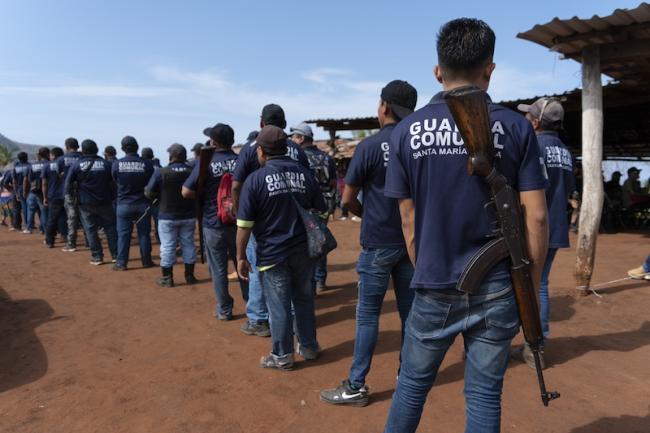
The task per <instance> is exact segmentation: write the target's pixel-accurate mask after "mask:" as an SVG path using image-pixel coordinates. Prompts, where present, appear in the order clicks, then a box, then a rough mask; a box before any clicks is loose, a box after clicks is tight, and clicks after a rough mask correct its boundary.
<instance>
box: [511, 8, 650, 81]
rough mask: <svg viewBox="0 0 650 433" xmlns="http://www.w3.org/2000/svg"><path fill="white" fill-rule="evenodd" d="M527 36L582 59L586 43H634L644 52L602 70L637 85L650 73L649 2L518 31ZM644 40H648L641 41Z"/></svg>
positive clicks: (520, 35)
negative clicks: (603, 15) (601, 15)
mask: <svg viewBox="0 0 650 433" xmlns="http://www.w3.org/2000/svg"><path fill="white" fill-rule="evenodd" d="M517 37H518V38H521V39H526V40H529V41H531V42H535V43H537V44H540V45H542V46H545V47H547V48H549V49H551V50H552V51H557V52H559V53H561V54H563V55H564V57H566V58H572V59H575V60H577V61H580V60H581V53H582V49H583V48H584V47H586V46H589V45H602V46H607V44H623V43H628V44H630V45H633V44H636V48H637V49H636V50H632V51H631V52H643V53H644V54H638V55H631V56H630V58H624V57H619V58H617V59H615V60H611V61H603V62H602V70H603V73H605V74H607V75H609V76H611V77H613V78H616V79H617V80H628V79H629V80H631V81H632V82H631V84H639V81H640V79H645V78H646V77H647V76H648V75H650V58H649V57H648V56H647V50H645V49H644V48H647V44H650V4H648V3H641V4H640V5H639V6H638V7H636V8H634V9H616V10H615V11H614V12H613V13H612V14H611V15H608V16H605V17H600V16H598V15H594V16H592V17H591V18H585V19H582V18H578V17H573V18H570V19H565V20H563V19H560V18H557V17H556V18H553V19H552V20H551V21H549V22H548V23H546V24H538V25H536V26H534V27H533V28H532V29H530V30H527V31H525V32H522V33H519V34H518V35H517ZM644 40H647V42H646V41H644Z"/></svg>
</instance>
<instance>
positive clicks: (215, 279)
mask: <svg viewBox="0 0 650 433" xmlns="http://www.w3.org/2000/svg"><path fill="white" fill-rule="evenodd" d="M203 133H204V134H205V135H206V136H208V137H210V143H211V145H212V146H214V147H215V151H214V154H213V155H212V160H211V161H210V165H209V172H208V173H207V178H206V181H205V186H204V190H203V197H196V191H197V189H198V181H199V175H200V173H199V172H200V169H201V165H200V164H197V165H195V166H194V168H193V169H192V174H191V175H190V176H189V177H188V178H187V180H186V181H185V183H184V184H183V190H182V194H183V197H185V198H188V199H196V200H202V201H203V221H199V223H200V224H203V239H204V247H205V253H206V256H207V259H208V266H209V267H210V274H211V275H212V287H213V289H214V294H215V297H216V299H217V306H216V308H215V313H214V315H215V317H216V318H217V319H219V320H223V321H228V320H231V319H232V310H233V306H234V300H233V298H232V296H230V293H229V291H228V260H229V259H230V260H231V261H232V263H233V265H235V266H236V265H237V262H236V251H237V250H236V245H235V236H236V233H237V227H236V226H235V224H234V221H233V222H232V223H231V222H225V221H223V220H222V218H221V217H220V215H219V210H220V209H219V206H220V204H219V203H218V202H217V196H218V192H219V189H220V185H221V182H222V181H223V179H224V177H225V176H232V173H233V172H234V171H235V165H236V164H237V154H236V153H235V152H233V151H232V145H233V143H234V142H235V132H234V131H233V129H232V128H231V127H230V126H229V125H226V124H223V123H217V124H216V125H215V126H213V127H211V128H206V129H205V130H204V131H203ZM239 286H240V289H241V293H242V298H243V299H244V301H248V296H249V295H248V291H249V289H248V282H247V281H245V280H243V279H240V280H239Z"/></svg>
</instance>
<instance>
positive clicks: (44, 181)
mask: <svg viewBox="0 0 650 433" xmlns="http://www.w3.org/2000/svg"><path fill="white" fill-rule="evenodd" d="M41 188H43V206H49V204H50V203H49V202H48V200H47V177H43V178H42V179H41Z"/></svg>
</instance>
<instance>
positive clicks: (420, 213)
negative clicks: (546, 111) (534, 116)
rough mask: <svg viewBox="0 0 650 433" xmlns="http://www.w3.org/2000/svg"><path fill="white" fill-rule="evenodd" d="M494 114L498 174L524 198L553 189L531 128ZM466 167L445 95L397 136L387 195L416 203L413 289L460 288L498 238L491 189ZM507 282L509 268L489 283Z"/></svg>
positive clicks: (502, 112)
mask: <svg viewBox="0 0 650 433" xmlns="http://www.w3.org/2000/svg"><path fill="white" fill-rule="evenodd" d="M489 110H490V120H491V125H492V130H491V132H492V135H493V139H494V147H495V151H496V161H495V165H496V167H497V168H498V169H499V171H500V172H501V173H502V174H503V175H504V176H505V177H506V178H507V179H508V181H509V183H510V185H511V186H512V187H513V188H514V189H515V190H517V191H529V190H538V189H544V188H546V186H547V181H546V178H545V177H544V173H543V167H542V164H541V160H540V154H539V147H538V144H537V139H536V137H535V134H534V132H533V129H532V126H531V125H530V123H529V122H528V121H527V120H526V119H525V118H524V117H523V116H521V115H520V114H517V113H515V112H513V111H511V110H508V109H507V108H504V107H500V106H498V105H495V104H491V103H490V105H489ZM467 160H468V156H467V151H466V149H465V147H464V146H463V140H462V137H461V135H460V133H459V132H458V131H457V130H456V126H455V124H454V120H453V117H452V116H451V114H450V112H449V109H448V108H447V104H446V103H445V101H444V99H443V94H442V93H439V94H437V95H436V96H434V97H433V99H432V100H431V102H430V103H429V104H428V105H426V106H425V107H423V108H421V109H419V110H417V111H416V112H415V113H413V114H411V115H409V116H408V117H406V118H405V119H404V120H402V121H401V122H400V123H399V124H398V125H397V126H396V127H395V129H394V130H393V133H392V135H391V139H390V156H389V161H388V171H387V173H386V186H385V188H384V193H385V194H386V195H387V196H388V197H394V198H397V199H406V198H410V199H412V200H413V203H414V206H415V248H416V264H415V274H414V276H413V280H412V283H411V285H412V287H414V288H424V289H443V288H444V289H446V288H452V287H454V286H455V285H456V282H457V281H458V278H459V277H460V274H461V272H462V271H463V270H464V269H465V267H466V265H467V263H468V261H469V260H470V258H471V257H472V256H473V255H474V254H476V252H478V250H479V249H480V248H481V247H482V246H483V245H485V243H486V236H488V235H489V234H490V233H491V226H490V222H491V221H494V220H495V218H494V215H491V214H488V212H486V210H485V209H484V205H485V204H486V203H487V202H488V201H489V191H488V187H487V184H486V182H485V181H484V180H483V179H481V178H479V177H478V176H470V175H468V174H467ZM508 276H509V275H508V267H507V262H506V261H504V262H503V263H501V264H499V265H498V266H496V267H495V269H494V270H493V271H492V273H491V274H489V275H488V277H487V280H486V281H490V280H496V279H500V278H506V277H508Z"/></svg>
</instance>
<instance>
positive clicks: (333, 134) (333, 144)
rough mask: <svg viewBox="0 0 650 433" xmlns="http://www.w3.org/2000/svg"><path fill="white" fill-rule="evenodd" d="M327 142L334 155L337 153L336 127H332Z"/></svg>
mask: <svg viewBox="0 0 650 433" xmlns="http://www.w3.org/2000/svg"><path fill="white" fill-rule="evenodd" d="M327 144H328V145H329V147H330V149H332V156H334V155H336V129H330V139H329V142H328V143H327Z"/></svg>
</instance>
